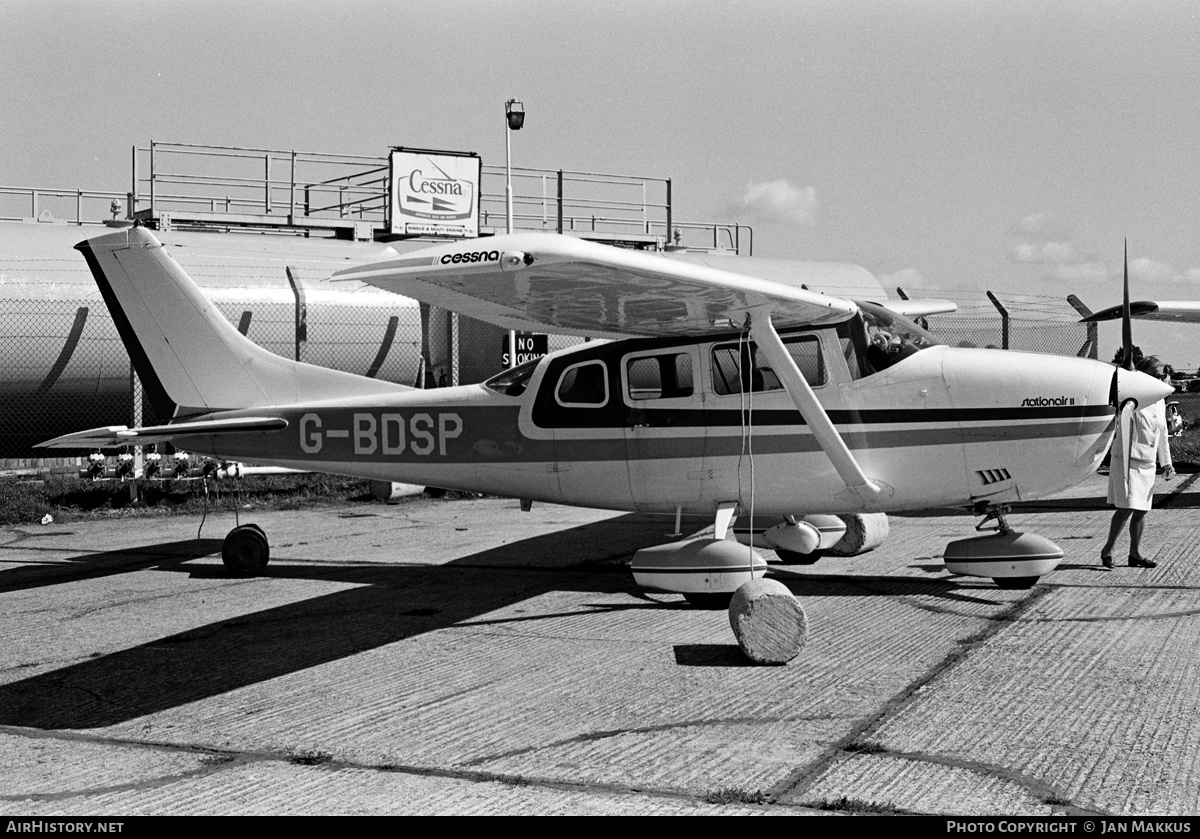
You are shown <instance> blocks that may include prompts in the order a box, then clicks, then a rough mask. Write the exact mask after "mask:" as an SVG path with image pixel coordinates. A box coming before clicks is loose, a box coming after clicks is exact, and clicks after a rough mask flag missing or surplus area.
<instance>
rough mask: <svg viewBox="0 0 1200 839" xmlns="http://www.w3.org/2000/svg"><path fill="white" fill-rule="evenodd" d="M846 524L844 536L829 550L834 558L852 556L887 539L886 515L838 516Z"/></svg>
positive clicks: (877, 545) (853, 514)
mask: <svg viewBox="0 0 1200 839" xmlns="http://www.w3.org/2000/svg"><path fill="white" fill-rule="evenodd" d="M838 518H840V519H841V520H842V521H844V522H845V523H846V534H845V535H844V536H842V538H841V539H840V540H839V541H838V543H837V544H836V545H834V546H833V547H832V548H830V549H829V553H831V554H833V555H834V556H854V555H856V554H860V553H865V552H866V551H869V550H871V549H873V548H878V547H879V546H880V545H882V544H883V540H884V539H886V538H887V537H888V517H887V513H850V514H848V515H841V516H838Z"/></svg>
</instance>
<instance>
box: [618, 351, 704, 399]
mask: <svg viewBox="0 0 1200 839" xmlns="http://www.w3.org/2000/svg"><path fill="white" fill-rule="evenodd" d="M625 387H626V389H627V392H628V393H629V398H630V399H632V400H639V399H679V398H682V397H687V396H691V395H692V393H693V391H694V387H693V385H692V357H691V356H690V355H688V354H687V353H663V354H661V355H643V356H639V357H637V358H631V359H629V361H628V362H627V363H626V364H625Z"/></svg>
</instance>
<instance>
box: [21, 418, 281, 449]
mask: <svg viewBox="0 0 1200 839" xmlns="http://www.w3.org/2000/svg"><path fill="white" fill-rule="evenodd" d="M287 424H288V423H287V420H285V419H282V418H281V417H237V418H234V419H219V420H202V421H199V422H176V423H171V424H169V425H149V426H145V427H142V428H130V427H129V426H127V425H109V426H105V427H103V428H92V429H89V430H87V431H76V432H75V433H74V434H64V435H63V436H61V437H55V438H54V439H53V440H47V441H46V442H44V443H38V444H37V448H42V449H104V448H112V447H114V446H146V445H149V444H151V443H168V442H170V441H172V440H176V439H178V438H180V437H194V436H197V435H204V436H212V435H217V434H245V433H246V432H251V431H262V432H269V431H282V430H283V429H285V428H287Z"/></svg>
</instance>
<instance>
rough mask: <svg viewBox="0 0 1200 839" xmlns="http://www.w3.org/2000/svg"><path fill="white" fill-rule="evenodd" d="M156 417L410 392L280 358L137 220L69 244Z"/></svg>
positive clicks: (401, 387)
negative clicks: (249, 334)
mask: <svg viewBox="0 0 1200 839" xmlns="http://www.w3.org/2000/svg"><path fill="white" fill-rule="evenodd" d="M75 247H76V249H77V250H79V251H80V252H81V253H82V254H83V256H84V259H86V260H87V264H88V267H89V268H90V269H91V271H92V275H93V276H94V277H95V280H96V283H97V285H99V287H100V293H101V294H102V295H103V297H104V302H105V304H106V305H107V306H108V310H109V312H110V313H111V314H112V318H113V321H114V322H115V323H116V326H117V331H118V332H119V333H120V336H121V340H122V342H123V343H124V344H125V348H126V350H127V351H128V352H129V356H130V358H131V359H132V361H133V364H134V367H135V369H136V370H137V373H138V376H139V377H140V378H141V381H142V385H143V387H144V388H145V390H146V392H147V395H148V396H149V397H150V400H151V403H152V404H153V405H154V409H155V411H156V412H157V413H158V414H159V416H161V417H164V418H168V417H169V418H175V417H186V416H194V415H196V414H206V413H211V412H213V411H220V410H232V409H238V408H252V407H258V406H265V405H281V404H287V403H291V402H298V401H316V400H320V399H333V398H341V397H353V396H366V395H371V394H378V393H390V392H395V391H398V390H408V389H409V388H407V387H405V386H404V385H397V384H392V383H390V382H383V381H379V380H376V379H368V378H366V377H363V376H356V375H354V374H352V373H343V372H341V371H338V370H329V369H327V368H324V367H316V366H314V365H311V364H303V363H301V362H297V361H291V360H289V359H286V358H281V357H280V356H277V355H275V354H274V353H271V352H268V351H267V350H265V349H263V348H262V347H260V346H258V345H257V344H255V343H254V342H253V341H251V340H249V339H248V338H246V337H245V336H243V335H242V334H241V333H239V332H238V331H237V329H236V328H234V326H233V324H231V323H230V322H229V321H228V320H226V319H225V317H224V316H223V315H222V314H221V313H220V311H218V310H217V308H216V307H215V306H214V305H213V304H212V303H211V302H210V301H209V300H208V298H206V297H205V296H204V295H203V294H202V293H201V292H200V289H199V288H198V287H197V286H196V284H195V283H194V282H192V279H191V278H190V277H189V276H188V275H187V273H186V272H185V271H184V270H183V269H182V268H181V267H180V266H179V264H178V263H176V262H175V260H174V259H173V258H172V257H171V255H170V254H169V253H167V251H166V249H165V248H164V247H163V245H162V243H161V242H159V241H158V239H156V238H155V237H154V235H153V234H152V233H151V232H150V231H148V230H146V229H145V228H144V227H130V228H124V229H122V230H119V231H116V232H113V233H108V234H105V235H103V236H97V237H95V238H93V239H88V240H86V241H84V242H80V243H79V244H78V245H76V246H75Z"/></svg>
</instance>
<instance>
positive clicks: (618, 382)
mask: <svg viewBox="0 0 1200 839" xmlns="http://www.w3.org/2000/svg"><path fill="white" fill-rule="evenodd" d="M782 337H783V339H784V341H785V343H786V344H787V345H788V346H789V348H791V349H790V350H789V351H790V352H792V354H793V357H794V358H795V359H796V361H797V364H798V366H799V367H800V368H801V370H802V371H803V373H804V375H805V378H806V380H807V381H808V382H809V384H810V386H811V387H812V390H813V392H814V393H815V394H816V396H817V397H818V399H819V401H820V403H821V405H822V407H823V408H824V409H825V411H826V412H827V413H828V415H829V417H830V419H831V420H832V422H833V424H834V425H835V426H836V428H837V430H838V432H839V433H840V434H841V436H842V437H843V438H844V440H845V441H846V444H847V446H848V448H849V449H850V451H851V452H852V453H853V455H854V457H855V458H856V459H857V461H858V462H859V463H860V464H861V466H862V469H863V471H864V473H865V474H866V475H867V476H868V477H869V478H871V479H872V480H873V481H875V482H876V483H878V484H880V485H881V486H882V487H883V488H884V491H883V493H881V494H880V495H879V496H878V497H877V498H875V499H874V500H872V501H869V502H866V506H864V502H862V501H861V500H859V499H858V498H857V496H854V495H853V494H850V493H847V492H846V485H845V483H844V482H843V481H842V479H841V478H840V477H839V476H838V474H837V472H836V471H835V470H834V468H833V466H832V465H831V463H830V460H829V458H828V457H827V456H826V454H825V453H824V452H823V451H822V449H821V448H820V446H819V445H818V444H817V442H816V440H815V439H814V437H813V435H812V433H811V432H810V431H809V429H808V427H807V426H806V425H805V423H804V421H803V419H802V418H801V416H800V414H799V412H798V411H797V410H796V407H795V406H794V404H793V403H792V401H791V399H790V398H789V396H788V394H787V392H786V391H785V390H783V389H782V387H781V386H779V385H778V382H777V381H772V378H771V377H772V373H771V371H770V370H769V369H762V368H760V369H759V370H756V371H753V375H752V371H751V369H750V365H748V364H747V363H746V361H748V360H749V357H750V356H749V354H748V350H747V348H746V347H745V346H743V343H744V339H740V338H739V336H738V335H736V334H733V335H731V336H729V337H727V338H724V339H713V340H703V341H696V340H680V339H633V340H623V341H615V342H597V343H590V344H585V345H582V346H580V347H576V348H572V349H569V350H565V351H561V352H558V353H553V354H551V355H549V356H547V357H546V358H544V359H541V360H540V361H539V362H536V363H535V364H534V365H530V368H528V369H527V371H526V372H527V375H526V376H525V377H524V378H520V375H519V374H515V375H514V377H512V378H513V379H514V381H513V382H510V383H503V382H502V383H500V384H496V380H493V382H492V383H491V384H487V385H470V386H464V387H456V388H442V389H435V390H424V391H408V392H404V393H397V394H394V395H382V396H371V397H362V398H358V399H353V400H345V399H342V400H338V401H337V402H336V404H335V403H319V402H316V403H309V404H299V405H295V404H293V405H286V406H277V407H257V408H254V409H247V410H241V411H229V412H220V413H214V414H212V415H210V416H211V417H235V416H251V415H254V416H263V415H270V416H277V417H282V418H284V419H286V420H287V423H288V426H287V428H286V429H285V430H283V431H280V432H275V433H255V434H247V435H236V436H224V437H222V438H220V439H219V441H218V440H212V439H210V438H203V437H191V438H181V439H179V440H178V441H177V445H180V446H182V447H185V448H190V449H191V450H194V451H205V452H208V453H210V454H214V455H219V456H221V457H225V458H231V459H238V460H244V461H250V462H255V463H270V464H276V465H281V466H288V467H293V468H297V469H311V470H317V471H323V472H332V473H338V474H346V475H353V476H359V477H364V478H373V479H383V480H395V481H404V482H409V483H418V484H427V485H433V486H439V487H447V488H453V489H462V490H469V491H476V492H482V493H488V494H496V495H502V496H510V497H519V498H524V499H531V500H540V501H548V502H555V503H564V504H572V505H579V506H591V507H601V508H606V509H617V510H643V511H659V512H674V511H675V510H676V508H677V507H681V508H682V510H683V512H685V513H697V514H711V513H712V512H713V510H714V509H715V508H716V506H717V505H718V504H720V503H722V502H728V501H732V500H737V501H740V502H741V503H742V505H743V506H745V507H747V508H748V507H749V505H750V504H753V507H754V509H755V511H756V512H758V513H762V514H768V515H770V514H775V515H787V514H792V513H796V512H798V511H802V512H805V513H823V512H830V513H832V512H850V511H854V510H879V511H890V510H903V509H917V508H927V507H937V506H951V505H954V506H959V505H969V504H975V503H977V502H980V501H987V502H990V503H997V504H1000V503H1007V502H1011V501H1016V500H1019V499H1021V498H1034V497H1040V496H1044V495H1046V494H1049V493H1052V492H1055V491H1057V490H1060V489H1063V488H1066V487H1068V486H1072V485H1074V484H1076V483H1078V482H1079V481H1081V480H1082V479H1083V478H1084V477H1086V476H1087V475H1088V474H1090V473H1091V472H1093V471H1094V470H1095V468H1096V466H1097V464H1098V463H1099V461H1100V459H1101V458H1102V457H1103V455H1104V452H1105V451H1106V449H1107V447H1108V444H1109V442H1110V439H1111V434H1112V430H1113V417H1114V409H1113V407H1112V406H1111V404H1110V388H1111V385H1112V381H1113V367H1112V366H1111V365H1108V364H1104V363H1101V362H1097V361H1093V360H1088V359H1080V358H1067V357H1058V356H1045V355H1035V354H1030V353H1018V352H1010V351H1002V350H980V349H958V348H949V347H943V346H933V347H928V348H926V349H923V350H921V351H920V352H916V353H915V354H913V355H911V356H909V357H907V358H905V359H903V360H902V361H898V362H896V363H895V364H893V365H892V366H890V367H888V368H887V369H884V370H882V371H879V372H875V371H873V370H871V369H870V368H869V367H865V366H864V365H863V364H862V363H861V362H860V360H859V359H858V358H856V357H855V352H854V349H853V347H851V342H850V341H849V340H848V339H847V338H846V336H845V329H844V328H843V329H838V328H834V327H824V328H817V329H808V330H792V331H787V332H785V333H784V334H783V335H782ZM860 349H861V347H860ZM739 358H742V359H743V363H742V364H741V365H739V363H738V359H739ZM530 370H531V372H530ZM742 378H745V379H746V381H747V384H746V385H745V386H744V387H743V385H742V382H741V379H742ZM751 378H754V381H753V382H750V379H751ZM506 391H507V392H506ZM518 391H519V392H518Z"/></svg>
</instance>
